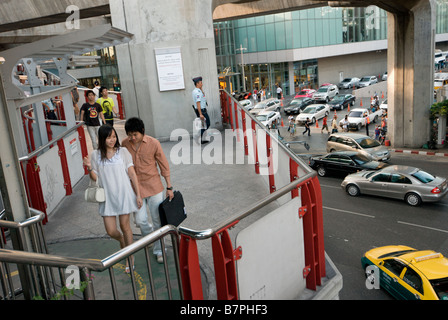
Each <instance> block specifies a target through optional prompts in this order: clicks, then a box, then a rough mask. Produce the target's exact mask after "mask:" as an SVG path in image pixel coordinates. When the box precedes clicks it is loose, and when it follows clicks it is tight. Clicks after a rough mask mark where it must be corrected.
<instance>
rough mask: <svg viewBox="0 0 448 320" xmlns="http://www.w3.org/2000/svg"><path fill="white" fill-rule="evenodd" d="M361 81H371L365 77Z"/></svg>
mask: <svg viewBox="0 0 448 320" xmlns="http://www.w3.org/2000/svg"><path fill="white" fill-rule="evenodd" d="M361 81H370V77H364V78H362V79H361Z"/></svg>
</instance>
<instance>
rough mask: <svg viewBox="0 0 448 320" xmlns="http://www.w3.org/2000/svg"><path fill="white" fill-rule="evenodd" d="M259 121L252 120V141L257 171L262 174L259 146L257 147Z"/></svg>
mask: <svg viewBox="0 0 448 320" xmlns="http://www.w3.org/2000/svg"><path fill="white" fill-rule="evenodd" d="M256 125H257V123H256V122H255V120H252V142H253V144H254V158H255V159H254V160H255V173H256V174H260V162H259V161H258V147H257V127H256Z"/></svg>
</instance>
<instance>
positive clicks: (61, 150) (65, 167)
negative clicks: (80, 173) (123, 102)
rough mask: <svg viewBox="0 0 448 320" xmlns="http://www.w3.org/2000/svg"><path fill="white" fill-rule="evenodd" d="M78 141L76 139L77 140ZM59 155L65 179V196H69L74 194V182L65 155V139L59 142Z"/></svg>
mask: <svg viewBox="0 0 448 320" xmlns="http://www.w3.org/2000/svg"><path fill="white" fill-rule="evenodd" d="M75 139H76V138H75ZM58 148H59V151H58V154H59V157H60V158H61V168H62V176H63V177H64V188H65V195H66V196H69V195H71V194H72V193H73V190H72V182H71V179H70V171H69V169H68V163H67V154H66V153H65V145H64V139H60V140H58Z"/></svg>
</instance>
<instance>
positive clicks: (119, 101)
mask: <svg viewBox="0 0 448 320" xmlns="http://www.w3.org/2000/svg"><path fill="white" fill-rule="evenodd" d="M117 102H118V114H119V115H120V119H121V120H123V119H124V108H123V100H122V99H121V93H118V94H117Z"/></svg>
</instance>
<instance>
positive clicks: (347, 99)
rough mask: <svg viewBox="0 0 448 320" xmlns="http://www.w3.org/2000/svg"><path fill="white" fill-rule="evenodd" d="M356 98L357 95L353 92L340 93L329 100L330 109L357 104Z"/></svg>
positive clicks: (340, 108) (339, 108)
mask: <svg viewBox="0 0 448 320" xmlns="http://www.w3.org/2000/svg"><path fill="white" fill-rule="evenodd" d="M355 99H356V98H355V96H354V95H352V94H340V95H337V96H336V97H334V98H333V100H331V101H330V102H328V105H329V106H330V110H336V109H338V110H342V109H344V108H346V107H348V106H349V105H350V106H353V105H354V104H355Z"/></svg>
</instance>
